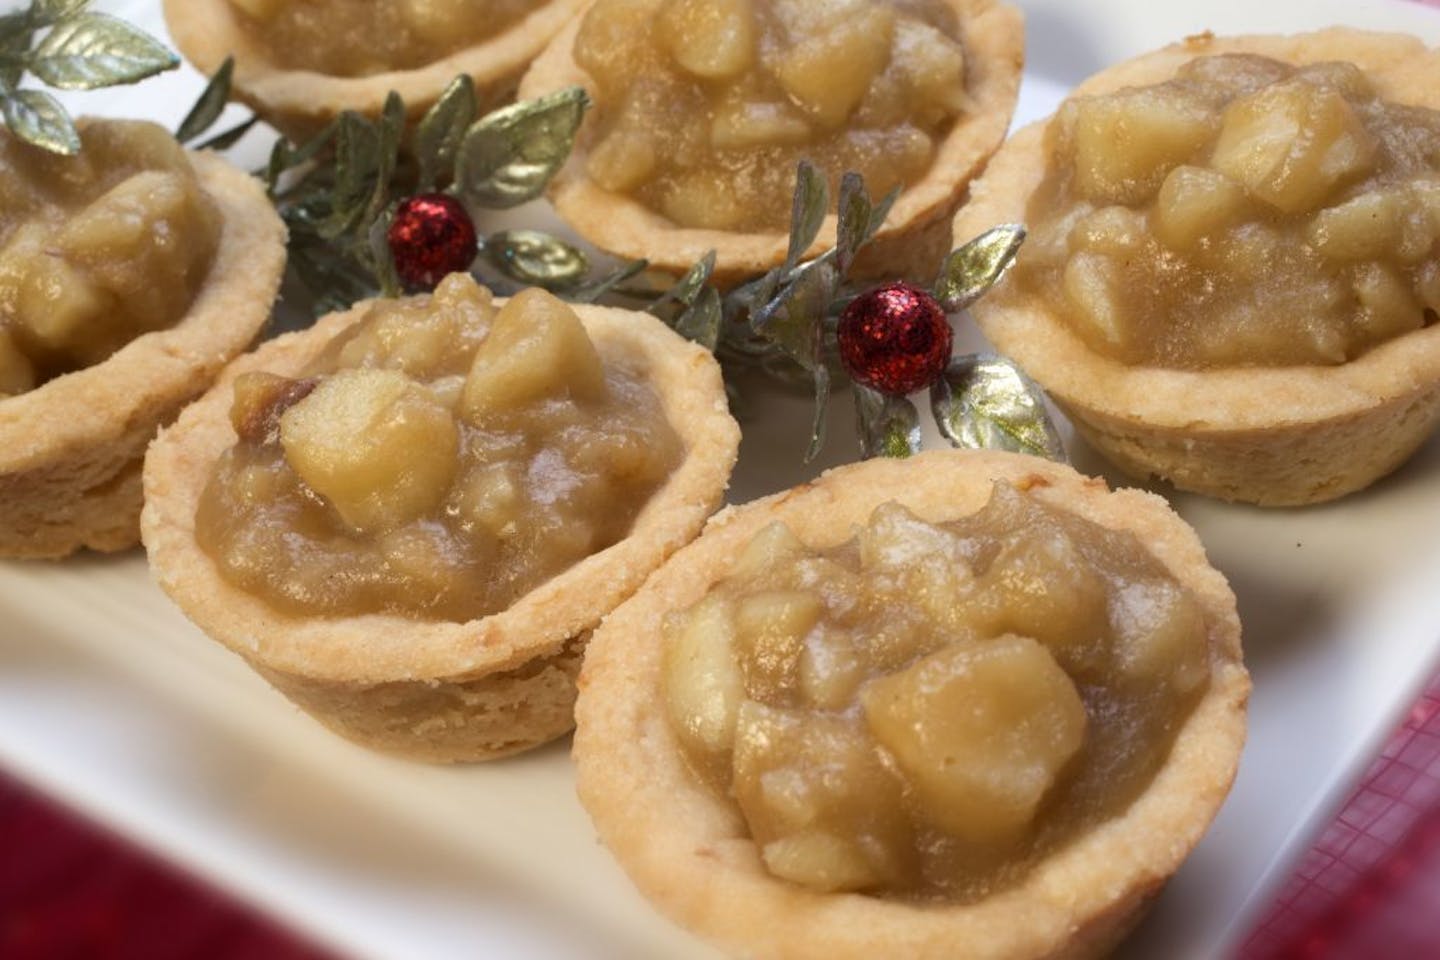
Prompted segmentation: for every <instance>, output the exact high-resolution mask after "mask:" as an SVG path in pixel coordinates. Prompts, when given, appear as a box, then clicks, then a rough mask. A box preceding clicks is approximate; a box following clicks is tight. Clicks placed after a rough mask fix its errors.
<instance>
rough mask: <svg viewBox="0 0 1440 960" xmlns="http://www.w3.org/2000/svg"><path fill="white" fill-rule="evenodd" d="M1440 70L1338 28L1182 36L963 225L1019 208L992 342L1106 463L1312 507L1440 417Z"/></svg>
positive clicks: (1407, 447)
mask: <svg viewBox="0 0 1440 960" xmlns="http://www.w3.org/2000/svg"><path fill="white" fill-rule="evenodd" d="M1437 82H1440V61H1437V59H1436V58H1435V57H1434V56H1433V54H1432V52H1431V51H1429V50H1427V49H1426V48H1425V47H1424V45H1422V44H1421V43H1420V42H1419V41H1418V40H1415V39H1412V38H1408V37H1402V36H1396V35H1373V34H1362V33H1357V32H1355V31H1349V30H1338V29H1337V30H1330V31H1326V32H1323V33H1317V34H1311V35H1308V36H1302V37H1294V38H1280V37H1250V38H1236V39H1215V38H1212V37H1209V36H1205V37H1198V38H1193V39H1191V40H1189V41H1186V43H1184V44H1182V45H1179V46H1176V47H1171V48H1168V49H1166V50H1163V51H1160V52H1159V53H1155V54H1151V55H1149V56H1146V57H1142V58H1140V59H1139V60H1135V61H1132V62H1130V63H1126V64H1122V65H1120V66H1118V67H1114V68H1112V69H1110V70H1107V71H1105V72H1104V73H1102V74H1100V75H1099V76H1097V77H1095V78H1092V79H1091V80H1090V81H1088V82H1087V83H1086V84H1085V85H1084V86H1082V87H1081V88H1080V90H1079V91H1078V93H1077V95H1076V96H1075V97H1073V98H1071V99H1070V100H1069V101H1068V102H1066V103H1065V105H1064V106H1062V107H1061V109H1060V110H1059V112H1058V113H1056V115H1055V117H1054V118H1053V119H1052V120H1050V121H1049V122H1048V123H1047V124H1045V125H1043V126H1039V125H1037V126H1034V127H1031V128H1028V129H1026V130H1024V131H1022V132H1021V133H1020V134H1017V135H1016V137H1015V138H1014V139H1013V140H1012V141H1011V142H1010V143H1009V144H1007V146H1006V147H1005V148H1004V150H1002V152H1001V153H1000V154H998V155H997V156H996V158H995V161H994V163H993V164H992V165H991V167H990V169H989V171H988V172H987V174H986V176H985V178H984V182H983V183H981V184H977V185H976V188H975V197H976V202H975V203H974V204H973V205H972V206H971V207H970V208H968V209H967V210H965V211H962V213H961V214H960V217H959V218H958V220H957V226H956V229H957V231H966V230H973V229H976V228H977V227H979V226H980V225H981V224H988V223H992V222H996V221H1000V220H1007V219H1020V218H1023V219H1024V220H1025V222H1026V224H1027V225H1028V226H1029V228H1030V238H1029V241H1028V242H1027V245H1026V248H1025V249H1024V250H1023V251H1022V252H1021V254H1020V258H1019V260H1018V262H1017V265H1016V269H1015V270H1014V271H1013V272H1012V274H1011V276H1010V277H1009V278H1008V280H1007V281H1006V282H1005V283H1003V284H1001V286H1000V287H999V288H997V290H996V291H995V292H993V293H991V294H990V295H989V296H988V297H987V298H986V300H985V302H984V303H982V304H980V305H978V306H977V307H976V308H975V315H976V318H977V320H978V321H979V322H980V324H981V326H982V327H983V329H984V330H985V332H986V334H987V335H988V336H989V337H990V339H991V340H992V341H993V342H994V343H995V345H996V346H997V347H998V348H999V349H1000V350H1001V351H1002V352H1004V353H1006V354H1008V355H1009V356H1011V357H1012V358H1013V359H1014V360H1016V361H1017V362H1018V363H1019V364H1020V365H1021V366H1022V367H1024V368H1025V369H1026V371H1027V372H1029V373H1030V374H1031V375H1032V376H1033V377H1034V378H1035V379H1036V380H1037V381H1039V382H1040V384H1041V385H1042V386H1044V387H1045V388H1046V389H1047V390H1048V391H1050V393H1051V395H1052V396H1053V397H1054V398H1055V399H1056V400H1057V401H1058V402H1059V403H1060V404H1061V406H1062V407H1064V409H1065V410H1066V412H1067V413H1069V414H1070V416H1071V418H1072V419H1073V420H1074V421H1075V425H1076V427H1077V428H1078V429H1079V430H1080V432H1081V433H1082V434H1083V435H1084V436H1085V437H1086V438H1087V439H1088V440H1089V441H1090V442H1091V443H1092V444H1093V445H1094V446H1095V447H1097V448H1098V449H1099V450H1100V451H1101V452H1102V453H1104V454H1105V455H1107V456H1109V457H1110V458H1112V459H1114V460H1115V461H1116V462H1117V463H1118V464H1119V465H1120V466H1121V467H1123V468H1125V469H1126V470H1128V471H1131V472H1134V473H1136V474H1138V475H1141V476H1144V475H1147V474H1153V475H1157V476H1160V477H1163V478H1165V479H1167V480H1169V481H1171V482H1172V483H1174V484H1175V485H1176V486H1177V487H1179V488H1181V489H1184V490H1194V491H1198V492H1200V493H1206V494H1210V495H1212V496H1217V497H1223V498H1225V499H1231V500H1244V501H1250V502H1254V503H1260V504H1273V505H1293V504H1305V503H1313V502H1317V501H1322V500H1328V499H1332V498H1335V497H1339V496H1342V495H1344V494H1346V493H1350V492H1352V491H1355V490H1358V489H1360V488H1362V487H1364V486H1367V485H1368V484H1370V483H1371V482H1373V481H1374V480H1375V479H1376V478H1378V477H1380V476H1383V475H1384V474H1386V473H1388V472H1389V471H1391V470H1393V469H1394V468H1395V467H1397V466H1398V465H1399V464H1401V463H1402V462H1403V461H1404V460H1405V459H1406V458H1407V457H1408V456H1409V455H1410V454H1411V453H1412V452H1413V451H1414V450H1415V448H1416V447H1417V446H1418V445H1419V444H1420V443H1421V442H1422V441H1423V440H1424V439H1425V437H1426V436H1427V435H1429V433H1430V432H1431V431H1432V429H1433V428H1434V425H1435V423H1436V421H1437V419H1440V326H1437V325H1436V323H1435V319H1436V310H1437V309H1440V255H1437V254H1440V248H1437V240H1440V168H1437V166H1436V164H1437V158H1440V112H1437V111H1436V110H1433V109H1430V107H1432V106H1440V94H1437V93H1436V90H1437V89H1440V87H1437V86H1436V83H1437Z"/></svg>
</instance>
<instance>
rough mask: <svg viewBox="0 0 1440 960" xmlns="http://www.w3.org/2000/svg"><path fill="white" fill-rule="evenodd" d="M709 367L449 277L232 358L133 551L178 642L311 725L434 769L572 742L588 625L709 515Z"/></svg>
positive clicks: (150, 478)
mask: <svg viewBox="0 0 1440 960" xmlns="http://www.w3.org/2000/svg"><path fill="white" fill-rule="evenodd" d="M738 438H739V431H738V429H737V428H736V426H735V423H734V421H733V420H732V419H731V418H730V415H729V413H728V411H727V409H726V401H725V393H724V389H723V386H722V383H721V379H720V373H719V370H718V368H717V366H716V364H715V362H714V360H713V358H712V357H711V356H710V355H709V354H708V353H707V352H706V351H704V350H703V349H701V348H699V347H696V346H693V345H691V344H689V343H688V342H686V341H684V340H682V339H681V338H680V337H678V336H677V335H675V334H674V333H672V332H671V331H669V330H668V329H667V328H665V327H664V326H663V325H662V324H660V323H659V322H658V321H655V320H654V319H653V318H650V317H648V316H646V315H643V314H636V313H632V312H629V311H624V310H614V309H608V308H602V307H591V306H576V307H574V308H572V307H570V306H568V305H566V304H564V303H562V302H561V301H559V300H556V299H555V298H554V297H551V296H550V295H549V294H546V293H544V292H542V291H539V290H529V291H525V292H523V293H521V294H519V295H517V296H516V297H514V298H512V299H510V300H509V301H508V302H506V303H504V304H503V305H502V304H500V303H497V302H495V301H493V300H492V298H491V296H490V293H489V291H487V290H485V289H484V288H482V287H479V286H478V285H476V284H475V282H474V280H473V279H471V278H470V277H469V276H468V275H464V274H455V275H452V276H451V277H449V278H447V279H446V280H444V281H443V282H442V283H441V284H440V286H439V287H438V288H437V289H436V291H435V293H434V294H432V295H426V296H420V297H411V298H406V299H402V300H390V301H385V300H382V301H373V302H369V303H364V304H360V305H357V306H356V307H354V308H352V309H351V310H349V311H347V312H345V313H340V314H333V315H331V316H329V317H327V318H325V319H323V320H321V321H320V322H319V324H318V325H317V326H316V327H315V328H314V329H312V330H310V331H307V332H304V333H300V334H292V335H289V336H285V337H281V338H279V339H277V340H275V341H272V342H271V343H268V344H266V345H265V346H263V347H262V348H261V349H260V350H258V351H257V352H256V353H254V354H252V355H250V356H247V357H244V358H242V359H241V360H239V361H237V362H236V363H235V364H233V365H232V366H231V368H230V369H229V370H228V371H227V372H226V375H225V377H224V379H223V380H222V381H221V382H220V383H219V384H218V385H217V387H216V388H215V389H214V390H213V391H212V392H211V393H210V394H208V395H207V396H206V397H205V398H203V399H202V400H201V401H199V402H197V403H196V404H194V405H193V406H192V407H191V408H189V409H188V410H186V411H185V413H184V414H183V415H182V417H181V418H180V420H179V421H178V422H177V423H176V425H175V426H174V427H173V428H171V429H169V430H167V431H165V433H163V434H162V435H161V437H160V439H159V440H157V441H156V443H155V444H154V445H153V446H152V447H151V450H150V453H149V456H148V457H147V461H146V467H145V492H146V508H145V514H144V519H143V529H144V537H145V544H146V547H147V549H148V550H149V552H150V561H151V565H152V569H153V571H154V574H155V576H156V578H157V580H158V581H159V583H160V585H161V586H162V587H163V588H164V589H165V590H166V592H167V593H169V594H170V596H171V597H172V598H173V599H174V600H175V601H176V603H178V604H179V606H180V607H181V609H182V610H184V612H185V613H186V615H187V616H189V617H190V618H191V619H192V620H193V621H195V623H196V624H198V625H199V626H200V627H201V628H202V629H203V630H204V631H205V632H206V633H208V634H210V635H211V636H212V637H213V638H214V639H216V640H218V641H220V642H221V643H223V644H225V645H226V646H228V647H229V648H230V649H231V650H233V651H235V652H236V653H238V654H239V655H240V656H242V657H243V658H245V660H246V661H248V662H249V663H250V664H251V665H252V666H253V667H254V668H255V669H256V670H258V671H259V672H260V673H261V674H262V675H263V676H264V677H265V678H266V679H268V680H269V681H270V682H271V683H272V684H274V685H275V686H276V687H277V688H278V689H280V690H281V691H282V692H283V693H285V694H286V695H287V696H289V697H290V698H291V699H292V700H294V701H295V702H296V703H298V704H299V705H300V706H301V707H303V708H305V709H306V710H308V711H309V712H310V713H312V714H314V715H315V716H316V717H317V718H318V719H319V720H321V721H322V722H324V723H325V724H327V725H328V726H330V727H331V728H332V729H334V730H336V731H337V732H339V733H341V734H342V735H344V736H347V737H349V738H351V739H353V740H356V741H358V742H360V743H363V744H366V745H368V746H372V747H375V748H377V749H381V750H386V751H388V752H392V753H397V754H402V755H405V756H410V757H415V758H419V759H426V760H434V761H464V760H477V759H484V758H488V757H494V756H499V755H503V754H506V753H513V752H515V751H518V750H523V749H526V748H528V747H532V746H535V745H537V744H539V743H543V742H545V741H546V740H550V739H552V738H554V737H557V736H560V735H561V734H563V733H565V732H566V731H567V730H569V729H570V727H571V725H572V723H573V719H572V704H573V701H574V696H575V686H574V677H575V674H576V672H577V670H578V667H579V661H580V655H581V653H582V651H583V648H584V645H585V640H586V638H587V637H588V636H589V633H590V631H591V630H592V629H593V628H594V627H595V626H596V625H597V624H598V623H599V621H600V619H601V617H603V616H604V615H605V614H607V613H608V612H609V611H610V610H611V609H613V608H614V607H615V606H616V605H617V604H618V603H620V602H621V601H622V600H623V599H625V598H626V597H627V596H629V595H630V594H631V593H632V592H634V590H635V589H636V587H638V586H639V584H640V583H641V582H642V581H643V580H644V579H645V577H646V576H647V575H648V574H649V573H650V571H651V570H653V569H654V568H655V567H657V566H659V565H660V564H661V563H662V562H663V561H664V560H665V558H666V557H668V556H669V555H670V553H671V552H672V551H674V550H675V549H676V548H678V547H679V546H681V545H682V544H684V543H686V542H688V541H689V540H690V539H691V538H692V537H694V536H695V534H696V533H697V532H698V531H699V529H700V527H701V525H702V524H703V523H704V521H705V518H706V517H708V516H709V515H710V513H711V512H712V511H713V510H714V509H715V508H716V506H717V505H718V504H719V502H720V499H721V497H722V495H723V493H724V490H725V486H726V484H727V482H728V480H729V476H730V468H731V466H732V465H733V464H734V460H735V454H736V447H737V443H738Z"/></svg>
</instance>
